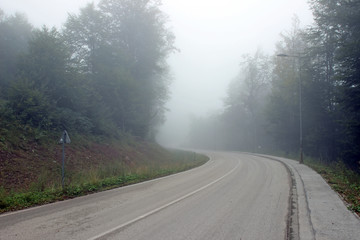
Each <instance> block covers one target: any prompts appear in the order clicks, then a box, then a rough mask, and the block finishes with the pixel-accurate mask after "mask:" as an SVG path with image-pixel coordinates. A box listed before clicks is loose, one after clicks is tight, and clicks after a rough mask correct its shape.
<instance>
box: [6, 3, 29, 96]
mask: <svg viewBox="0 0 360 240" xmlns="http://www.w3.org/2000/svg"><path fill="white" fill-rule="evenodd" d="M31 33H32V26H31V24H30V23H29V22H28V20H27V18H26V17H25V16H24V15H22V14H19V13H16V14H15V15H13V16H6V15H5V14H4V12H3V11H2V10H1V9H0V98H7V93H8V92H9V87H10V85H11V82H12V81H13V80H14V77H15V72H16V63H17V57H18V55H19V54H20V53H22V52H24V51H26V50H27V47H28V41H29V39H30V37H31Z"/></svg>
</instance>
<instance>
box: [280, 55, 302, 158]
mask: <svg viewBox="0 0 360 240" xmlns="http://www.w3.org/2000/svg"><path fill="white" fill-rule="evenodd" d="M276 56H278V57H292V58H297V59H298V61H299V118H300V119H299V122H300V123H299V128H300V129H299V131H300V149H299V150H300V159H299V163H300V164H303V163H304V159H303V125H302V79H301V63H300V59H301V58H302V56H300V55H288V54H284V53H281V54H278V55H276Z"/></svg>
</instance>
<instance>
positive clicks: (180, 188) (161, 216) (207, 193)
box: [0, 153, 290, 240]
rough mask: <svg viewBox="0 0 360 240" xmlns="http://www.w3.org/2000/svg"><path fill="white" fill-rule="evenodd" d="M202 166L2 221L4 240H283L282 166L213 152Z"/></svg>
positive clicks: (285, 190) (285, 192)
mask: <svg viewBox="0 0 360 240" xmlns="http://www.w3.org/2000/svg"><path fill="white" fill-rule="evenodd" d="M209 155H210V157H211V160H210V161H209V162H208V163H207V164H205V165H203V166H201V167H199V168H196V169H193V170H190V171H187V172H183V173H180V174H176V175H173V176H169V177H165V178H162V179H158V180H153V181H149V182H145V183H141V184H136V185H133V186H128V187H124V188H120V189H115V190H111V191H106V192H103V193H97V194H93V195H89V196H85V197H80V198H77V199H73V200H68V201H64V202H59V203H55V204H50V205H46V206H43V207H38V208H33V209H29V210H24V211H20V212H17V213H10V214H5V215H1V216H0V238H1V239H207V240H208V239H214V240H215V239H216V240H219V239H284V238H285V235H286V221H287V214H288V200H289V189H290V187H289V186H290V185H289V184H290V181H289V179H290V178H289V174H288V172H287V170H286V168H285V167H284V166H283V165H282V164H281V163H279V162H277V161H271V160H269V159H265V158H261V157H256V156H250V155H246V154H239V153H210V154H209Z"/></svg>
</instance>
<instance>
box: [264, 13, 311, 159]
mask: <svg viewBox="0 0 360 240" xmlns="http://www.w3.org/2000/svg"><path fill="white" fill-rule="evenodd" d="M299 24H300V22H299V20H298V18H297V17H294V18H293V25H292V28H291V30H290V31H288V32H286V33H285V34H282V35H281V37H282V40H281V41H280V42H279V43H278V44H277V45H276V53H277V54H281V53H282V54H288V55H290V56H298V55H299V54H300V53H302V52H303V46H304V42H303V38H302V31H301V29H300V27H299ZM297 60H298V59H297V58H278V57H276V56H275V57H274V69H273V72H272V82H271V85H272V90H271V94H270V97H269V102H268V106H267V119H268V121H269V132H270V134H271V135H272V137H273V138H274V140H275V142H276V145H277V146H278V148H280V149H281V150H283V151H285V152H286V153H295V152H297V151H298V149H299V138H300V136H299V119H300V116H299V90H300V89H299V76H300V75H299V74H300V73H299V71H300V68H299V66H300V65H299V62H298V61H297Z"/></svg>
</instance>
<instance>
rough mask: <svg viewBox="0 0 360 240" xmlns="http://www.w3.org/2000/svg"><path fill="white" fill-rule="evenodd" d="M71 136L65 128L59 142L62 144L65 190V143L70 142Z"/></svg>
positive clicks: (62, 169) (62, 178)
mask: <svg viewBox="0 0 360 240" xmlns="http://www.w3.org/2000/svg"><path fill="white" fill-rule="evenodd" d="M70 142H71V140H70V137H69V134H68V132H67V131H66V130H64V132H63V134H62V136H61V138H60V141H59V143H60V144H62V165H61V186H62V189H63V190H64V186H65V184H64V180H65V143H70Z"/></svg>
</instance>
